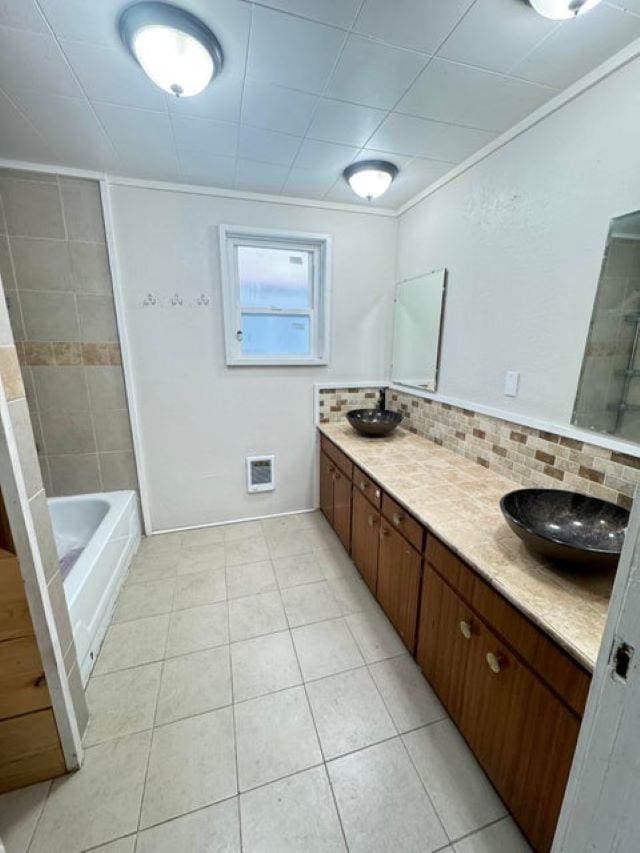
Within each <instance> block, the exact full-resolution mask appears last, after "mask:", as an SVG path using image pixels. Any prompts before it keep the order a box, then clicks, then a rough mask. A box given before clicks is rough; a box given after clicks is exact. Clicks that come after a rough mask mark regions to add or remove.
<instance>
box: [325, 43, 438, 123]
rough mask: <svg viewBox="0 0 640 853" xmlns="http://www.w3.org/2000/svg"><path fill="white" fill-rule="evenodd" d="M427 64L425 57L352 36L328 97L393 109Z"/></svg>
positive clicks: (331, 83)
mask: <svg viewBox="0 0 640 853" xmlns="http://www.w3.org/2000/svg"><path fill="white" fill-rule="evenodd" d="M426 62H427V58H426V57H425V56H424V54H421V53H415V52H414V51H409V50H401V49H400V48H396V47H388V46H387V45H383V44H380V43H379V42H375V41H372V40H371V39H367V38H362V37H361V36H353V35H352V36H349V41H348V42H347V44H346V46H345V49H344V51H343V53H342V56H341V57H340V61H339V62H338V65H337V67H336V69H335V71H334V72H333V74H332V75H331V80H330V81H329V85H328V87H327V90H326V92H325V94H326V95H328V96H329V97H330V98H337V99H338V100H342V101H351V102H353V103H357V104H363V105H365V106H368V107H378V108H380V109H391V108H392V107H393V106H395V104H396V101H397V100H398V98H400V97H401V96H402V95H403V94H404V93H405V91H406V90H407V89H408V88H409V86H410V85H411V83H412V82H413V81H414V79H415V78H416V77H417V76H418V74H419V73H420V71H421V69H422V68H424V66H425V64H426Z"/></svg>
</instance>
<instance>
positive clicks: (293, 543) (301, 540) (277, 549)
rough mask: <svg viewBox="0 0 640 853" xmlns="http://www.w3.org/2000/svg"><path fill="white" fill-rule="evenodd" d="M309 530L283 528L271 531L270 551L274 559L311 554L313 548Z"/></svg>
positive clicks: (268, 540) (269, 539)
mask: <svg viewBox="0 0 640 853" xmlns="http://www.w3.org/2000/svg"><path fill="white" fill-rule="evenodd" d="M307 534H308V531H307V530H283V531H279V532H275V533H270V534H269V537H268V539H267V542H268V545H269V553H270V555H271V558H272V559H273V560H275V559H278V558H280V557H294V556H296V555H298V554H309V553H310V552H311V551H312V550H313V543H312V541H311V538H310V537H309V536H308V535H307Z"/></svg>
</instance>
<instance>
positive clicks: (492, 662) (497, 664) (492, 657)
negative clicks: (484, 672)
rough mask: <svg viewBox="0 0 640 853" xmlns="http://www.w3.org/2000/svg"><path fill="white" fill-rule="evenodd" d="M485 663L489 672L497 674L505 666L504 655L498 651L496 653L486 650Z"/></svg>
mask: <svg viewBox="0 0 640 853" xmlns="http://www.w3.org/2000/svg"><path fill="white" fill-rule="evenodd" d="M487 664H488V666H489V669H490V670H491V672H494V673H496V675H497V674H498V673H499V672H502V670H503V669H504V668H505V666H506V664H507V661H506V659H505V657H504V655H501V654H500V653H499V652H498V653H497V654H496V653H494V652H487Z"/></svg>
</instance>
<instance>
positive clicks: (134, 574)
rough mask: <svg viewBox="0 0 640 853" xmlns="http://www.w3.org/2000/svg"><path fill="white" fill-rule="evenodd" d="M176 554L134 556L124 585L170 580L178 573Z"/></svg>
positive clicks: (178, 557)
mask: <svg viewBox="0 0 640 853" xmlns="http://www.w3.org/2000/svg"><path fill="white" fill-rule="evenodd" d="M179 560H180V555H179V553H178V552H175V553H174V552H169V553H165V552H162V553H158V554H155V553H153V554H149V555H148V556H146V555H140V556H135V557H134V558H133V562H132V563H131V570H130V571H129V574H128V575H127V577H126V580H125V583H126V584H134V583H149V582H151V581H166V580H171V579H172V578H174V577H175V576H176V574H177V573H178V562H179Z"/></svg>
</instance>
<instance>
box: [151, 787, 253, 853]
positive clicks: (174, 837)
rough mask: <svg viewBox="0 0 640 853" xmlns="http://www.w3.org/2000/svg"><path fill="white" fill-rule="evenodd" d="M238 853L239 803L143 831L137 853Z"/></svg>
mask: <svg viewBox="0 0 640 853" xmlns="http://www.w3.org/2000/svg"><path fill="white" fill-rule="evenodd" d="M200 851H202V853H240V822H239V818H238V800H237V798H235V797H234V798H233V799H231V800H225V802H224V803H216V805H214V806H208V807H207V808H204V809H200V810H199V811H196V812H192V813H191V814H187V815H184V816H183V817H177V818H175V819H174V820H170V821H168V822H167V823H161V824H160V825H159V826H154V827H152V828H151V829H145V830H144V832H141V833H139V835H138V846H137V848H136V853H200Z"/></svg>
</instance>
